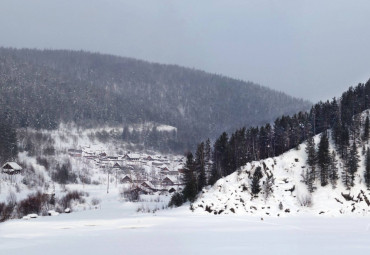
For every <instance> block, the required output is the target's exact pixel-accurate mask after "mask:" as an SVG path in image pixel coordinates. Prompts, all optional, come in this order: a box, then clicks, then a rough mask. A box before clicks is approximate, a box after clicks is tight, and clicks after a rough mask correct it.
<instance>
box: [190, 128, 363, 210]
mask: <svg viewBox="0 0 370 255" xmlns="http://www.w3.org/2000/svg"><path fill="white" fill-rule="evenodd" d="M319 139H320V135H318V136H316V137H315V142H316V144H318V142H319ZM367 146H368V145H366V147H367ZM305 148H306V145H305V144H301V145H300V146H299V148H298V149H293V150H291V151H289V152H287V153H284V154H283V155H281V156H279V157H275V158H268V159H265V160H261V161H259V162H252V163H248V164H247V165H246V166H244V167H242V168H241V169H240V170H239V171H237V172H235V173H233V174H231V175H229V176H227V177H225V178H222V179H220V180H219V181H218V182H217V183H216V184H215V185H214V186H212V187H209V188H208V189H205V190H204V191H203V192H202V194H201V195H200V196H199V198H198V199H197V201H196V202H195V203H194V204H193V205H192V209H193V211H195V212H198V213H202V212H204V213H212V214H234V213H235V214H241V215H257V216H261V217H265V216H273V217H283V216H289V215H297V214H313V215H326V216H339V215H348V214H354V215H361V216H362V215H367V214H370V202H369V199H368V198H370V192H369V191H368V190H367V188H366V186H365V184H364V180H363V179H364V177H363V176H364V171H365V163H364V162H365V159H364V155H363V154H362V153H361V152H362V148H361V149H359V155H360V167H359V170H358V171H357V174H356V179H355V183H356V185H355V186H354V187H353V188H352V189H351V190H348V189H346V187H345V186H344V185H343V184H342V180H341V178H340V179H339V180H338V185H337V187H336V188H333V187H332V186H331V185H330V184H329V185H327V186H326V187H321V186H320V183H319V181H317V183H316V185H315V186H316V187H317V190H315V191H314V192H313V193H312V194H311V193H310V192H308V189H307V186H306V185H305V184H304V183H303V182H302V179H303V177H302V173H303V171H304V170H305V169H306V168H307V164H306V160H307V155H306V152H305ZM330 150H334V146H333V143H332V142H330ZM337 160H338V173H339V176H340V175H341V173H342V171H343V168H344V164H343V162H342V161H341V160H340V159H339V157H337ZM258 167H261V168H262V172H263V177H262V179H261V181H260V183H261V187H262V191H261V192H260V193H259V194H258V196H255V195H253V194H252V192H251V183H252V176H253V173H254V171H255V170H256V169H257V168H258ZM271 175H272V176H273V178H274V180H275V181H274V185H273V186H272V189H273V192H272V193H271V195H270V196H269V197H268V198H266V192H265V190H264V189H263V187H264V185H265V183H266V179H267V176H271Z"/></svg>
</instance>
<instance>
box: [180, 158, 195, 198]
mask: <svg viewBox="0 0 370 255" xmlns="http://www.w3.org/2000/svg"><path fill="white" fill-rule="evenodd" d="M184 183H185V187H184V189H183V191H182V194H183V196H184V200H189V201H190V202H193V201H194V200H195V197H196V196H197V184H196V178H195V164H194V157H193V154H192V153H191V152H189V153H188V154H187V156H186V163H185V174H184Z"/></svg>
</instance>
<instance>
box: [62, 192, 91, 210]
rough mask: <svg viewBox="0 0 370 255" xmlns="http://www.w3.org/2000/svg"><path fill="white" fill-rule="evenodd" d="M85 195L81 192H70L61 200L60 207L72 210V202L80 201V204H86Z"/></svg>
mask: <svg viewBox="0 0 370 255" xmlns="http://www.w3.org/2000/svg"><path fill="white" fill-rule="evenodd" d="M83 195H84V193H83V192H80V191H70V192H68V193H67V194H66V195H65V196H64V197H62V198H61V199H60V200H59V205H60V206H61V207H62V208H63V210H64V209H66V208H71V207H72V206H71V205H72V201H78V202H79V203H81V204H82V203H84V202H85V199H84V198H83Z"/></svg>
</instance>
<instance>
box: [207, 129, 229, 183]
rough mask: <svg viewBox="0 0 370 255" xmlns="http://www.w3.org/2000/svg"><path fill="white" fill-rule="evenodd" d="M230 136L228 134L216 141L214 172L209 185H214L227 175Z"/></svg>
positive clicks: (213, 162)
mask: <svg viewBox="0 0 370 255" xmlns="http://www.w3.org/2000/svg"><path fill="white" fill-rule="evenodd" d="M228 140H229V139H228V135H227V133H226V132H224V133H222V135H221V136H220V137H219V138H218V139H217V140H216V142H215V144H214V146H213V147H214V149H213V154H212V172H211V178H210V180H209V184H210V185H213V184H214V183H216V182H217V181H218V180H219V179H220V178H221V177H223V176H226V175H227V168H228V164H229V161H228Z"/></svg>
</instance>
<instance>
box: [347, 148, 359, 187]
mask: <svg viewBox="0 0 370 255" xmlns="http://www.w3.org/2000/svg"><path fill="white" fill-rule="evenodd" d="M359 161H360V159H359V155H358V151H357V145H356V142H355V141H354V142H353V144H352V148H351V149H350V153H349V157H348V161H347V169H348V174H349V177H350V178H349V183H347V185H348V187H353V186H354V185H355V174H356V172H357V169H358V167H359Z"/></svg>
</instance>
